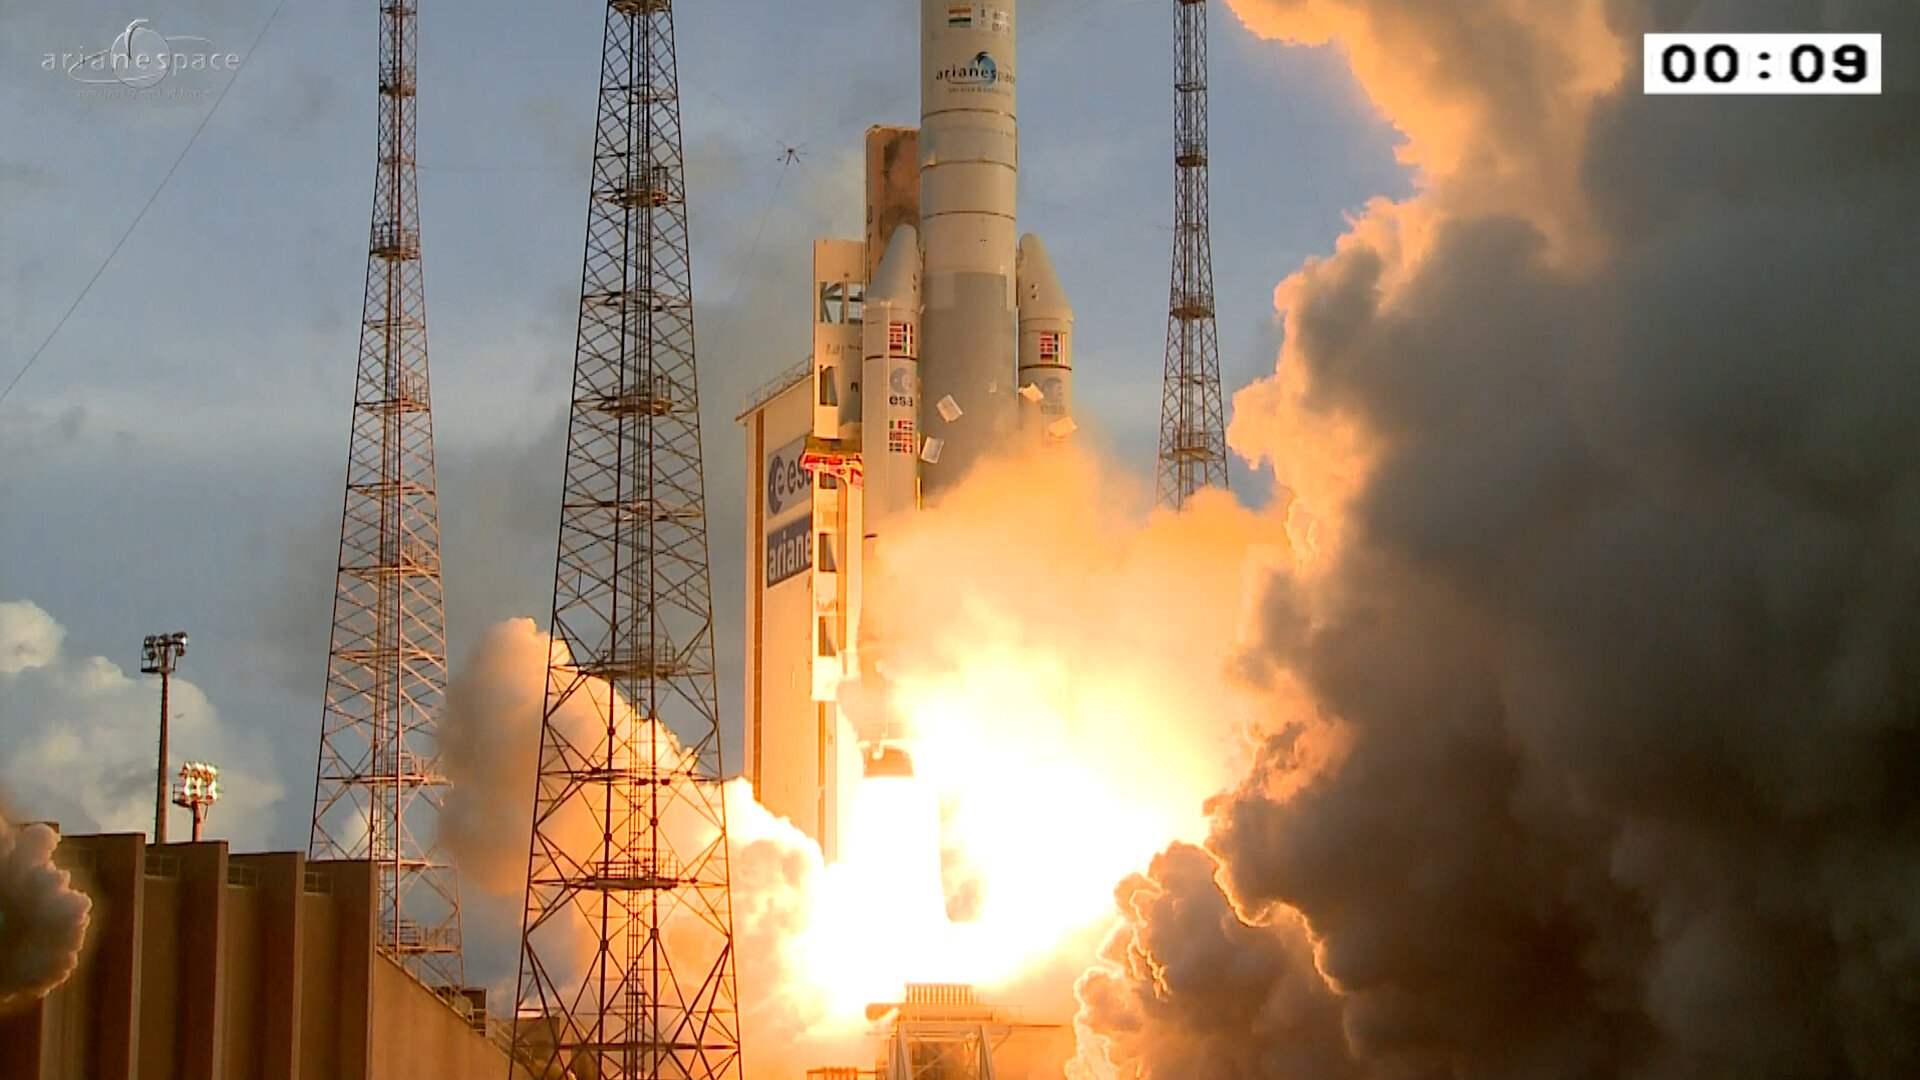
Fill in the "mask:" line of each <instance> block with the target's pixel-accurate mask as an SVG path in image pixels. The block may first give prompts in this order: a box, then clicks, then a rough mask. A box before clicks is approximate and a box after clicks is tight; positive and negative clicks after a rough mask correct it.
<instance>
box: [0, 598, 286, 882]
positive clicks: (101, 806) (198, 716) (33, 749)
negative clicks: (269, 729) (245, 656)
mask: <svg viewBox="0 0 1920 1080" xmlns="http://www.w3.org/2000/svg"><path fill="white" fill-rule="evenodd" d="M65 636H66V631H65V630H64V628H62V627H61V626H60V624H59V622H58V621H56V620H55V619H54V618H53V616H51V615H49V614H48V613H47V612H46V611H44V610H43V609H41V608H40V607H39V606H38V605H36V604H34V603H33V602H32V601H27V600H9V601H5V602H0V713H4V715H5V717H6V722H5V723H4V724H0V781H4V782H5V783H6V785H7V787H8V790H9V791H10V793H11V796H12V798H13V801H14V804H15V805H16V806H17V807H18V808H20V809H21V810H22V811H24V812H25V813H27V814H30V815H31V816H33V817H35V818H44V819H52V820H57V821H59V822H60V823H61V824H62V826H63V827H64V828H65V829H66V831H68V832H79V831H82V830H100V831H108V832H144V831H146V830H147V829H149V828H150V827H151V826H152V824H153V783H154V760H153V755H154V749H155V741H156V739H157V737H158V733H157V732H156V731H155V729H154V724H155V720H156V715H155V712H156V709H157V707H158V702H157V695H158V690H157V687H156V686H155V684H153V683H152V682H150V681H148V680H144V679H136V678H134V677H132V676H129V675H128V674H127V673H126V672H124V671H122V670H121V668H120V667H119V665H117V664H115V663H113V662H112V661H111V660H108V659H107V658H106V657H104V656H88V657H77V656H73V655H71V654H69V653H67V652H66V651H65V649H64V647H63V643H64V639H65ZM171 681H172V687H171V692H170V703H169V706H170V708H171V709H172V711H173V721H172V723H171V725H170V726H169V736H170V738H169V743H170V745H169V747H168V749H169V751H170V755H169V756H170V757H171V758H172V764H174V765H177V764H178V763H179V762H181V761H186V760H193V759H198V760H205V761H210V762H212V763H214V764H216V765H218V766H220V780H221V784H220V789H221V801H220V804H219V805H218V806H217V807H216V808H215V809H214V811H213V814H212V817H211V818H210V819H209V820H210V829H211V832H212V835H214V836H228V837H231V838H232V839H233V841H234V843H235V844H236V845H237V846H243V847H244V846H248V845H258V844H260V843H261V842H262V841H263V840H264V838H265V837H267V836H268V835H270V834H271V828H270V822H269V821H268V813H267V811H268V810H269V808H270V807H272V806H273V805H274V804H275V803H277V802H278V801H279V800H280V798H281V795H282V794H283V790H284V789H283V788H282V786H281V784H280V782H279V779H278V777H277V776H275V775H274V773H273V770H272V766H271V758H270V755H269V750H268V747H267V745H266V743H265V741H264V740H263V739H262V738H261V737H260V735H259V734H258V733H257V732H251V731H241V730H236V729H235V728H234V727H232V726H231V725H228V724H225V723H223V722H222V721H221V720H220V717H219V715H218V713H217V712H216V711H215V709H214V707H213V705H212V703H211V702H209V701H208V700H207V697H206V695H205V694H204V693H202V692H201V690H200V688H199V687H198V686H196V685H195V684H194V683H193V682H192V681H191V680H189V679H188V678H186V677H185V676H184V675H175V676H174V677H173V679H172V680H171ZM169 812H170V813H171V812H172V811H169ZM176 838H178V837H177V836H176Z"/></svg>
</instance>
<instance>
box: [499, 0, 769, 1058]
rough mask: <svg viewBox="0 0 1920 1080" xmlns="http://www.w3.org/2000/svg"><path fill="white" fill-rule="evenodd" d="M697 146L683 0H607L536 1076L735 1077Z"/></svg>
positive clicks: (547, 832) (519, 1046)
mask: <svg viewBox="0 0 1920 1080" xmlns="http://www.w3.org/2000/svg"><path fill="white" fill-rule="evenodd" d="M682 166H683V161H682V157H681V139H680V99H679V87H678V73H677V70H676V65H675V59H674V38H673V8H672V4H671V3H670V0H611V2H610V3H609V4H608V5H607V18H606V33H605V38H604V46H603V50H602V54H601V77H600V99H599V115H598V125H597V137H596V143H595V150H594V164H593V187H592V192H591V198H590V200H589V203H588V209H587V246H586V259H585V268H584V271H583V273H582V280H581V286H580V323H579V337H578V341H577V345H576V351H575V354H574V357H575V358H574V374H573V411H572V423H571V426H570V427H569V429H568V433H567V472H566V490H565V493H564V496H563V501H562V505H561V511H560V541H559V554H558V558H557V559H556V563H555V567H554V584H553V624H552V625H553V636H554V638H555V650H554V651H555V655H554V658H553V663H552V666H551V667H550V669H549V671H548V680H547V692H546V705H545V712H544V721H543V723H542V725H541V736H540V779H539V784H538V789H537V792H536V794H535V798H534V815H533V835H532V842H531V851H530V854H529V859H528V864H529V865H528V881H527V907H526V919H525V923H524V924H523V930H522V942H521V951H520V980H519V991H518V995H517V997H518V1001H517V1009H516V1015H517V1017H518V1019H517V1021H516V1025H515V1032H516V1034H515V1055H516V1057H518V1058H519V1059H520V1060H521V1061H522V1062H524V1063H526V1064H527V1065H528V1066H529V1067H530V1068H531V1070H532V1072H533V1074H534V1075H536V1076H548V1075H562V1074H564V1075H574V1076H582V1077H585V1076H592V1077H596V1078H598V1080H615V1078H629V1077H646V1078H653V1077H673V1078H676V1080H679V1078H689V1077H690V1078H697V1080H707V1078H710V1077H724V1078H728V1080H737V1078H738V1077H739V1076H740V1041H739V1027H738V1004H737V999H736V989H735V984H734V961H733V910H732V900H731V897H730V895H729V891H728V866H727V832H726V829H727V822H726V810H725V807H724V804H723V803H722V801H721V795H720V785H719V778H720V777H721V776H722V775H723V774H722V772H721V764H720V737H719V727H720V723H719V720H720V717H719V706H718V704H717V698H716V691H715V685H714V660H713V608H712V601H711V597H710V593H709V582H708V572H707V529H706V508H705V492H704V483H703V480H702V477H701V461H700V410H699V397H698V393H697V385H696V379H695V370H694V348H693V295H692V274H691V272H690V270H689V266H688V250H687V204H686V188H685V173H684V170H683V168H682ZM563 648H564V650H565V651H564V652H562V649H563ZM609 688H611V690H612V693H609ZM565 1070H571V1071H570V1072H564V1071H565Z"/></svg>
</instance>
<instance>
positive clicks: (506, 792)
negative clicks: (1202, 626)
mask: <svg viewBox="0 0 1920 1080" xmlns="http://www.w3.org/2000/svg"><path fill="white" fill-rule="evenodd" d="M559 648H563V647H562V646H558V645H555V644H553V643H552V642H551V639H549V638H548V637H547V635H546V634H544V633H542V632H541V631H540V630H539V629H538V628H537V627H536V626H535V625H534V623H533V620H531V619H510V620H507V621H506V622H502V623H498V624H496V625H495V626H493V627H492V628H491V629H489V630H488V631H487V632H486V633H485V634H484V635H483V636H482V637H481V640H480V642H479V644H478V645H477V646H476V647H475V649H474V651H473V654H472V655H471V656H469V657H468V658H467V660H466V661H465V662H464V663H463V664H462V665H461V667H460V669H459V671H458V672H457V673H456V675H455V677H454V679H453V680H452V682H451V683H450V684H449V686H448V688H447V710H446V714H445V716H444V718H443V720H442V722H441V724H440V728H439V738H440V747H441V753H442V764H443V766H444V768H445V770H446V774H447V776H448V778H449V779H450V780H451V781H452V785H453V786H452V789H451V790H450V791H449V792H448V795H447V800H446V804H445V808H444V810H443V812H442V815H441V837H442V839H443V840H444V841H445V843H446V845H447V849H448V851H449V853H450V854H451V855H452V856H453V859H454V862H455V864H456V865H457V866H458V867H459V869H460V872H461V876H462V879H463V881H464V882H465V883H466V884H467V885H468V886H470V888H469V890H468V893H467V903H466V905H465V907H464V909H463V912H462V915H463V918H464V927H463V929H464V932H465V944H466V954H467V964H468V973H469V977H471V978H474V979H476V980H477V981H480V982H481V983H482V984H484V985H487V986H488V987H489V992H490V994H492V995H493V997H494V999H495V1000H496V1001H501V1002H508V1001H511V1000H512V998H513V994H514V992H515V986H514V981H515V978H516V974H517V969H518V963H519V948H520V926H521V916H522V912H523V908H524V903H525V886H526V880H527V841H528V837H529V831H530V829H531V827H532V820H533V793H534V780H535V775H536V770H537V766H538V760H539V752H540V725H541V710H542V709H543V707H544V705H545V701H544V698H545V692H546V680H547V670H548V657H549V650H550V649H559ZM576 700H577V701H580V703H581V704H583V705H584V704H585V702H584V699H583V698H576ZM594 715H595V714H594V711H593V709H592V708H581V709H571V710H568V709H563V710H562V713H561V714H560V715H559V716H558V718H557V721H556V722H558V723H559V724H561V725H562V727H563V728H566V729H568V730H576V731H578V732H579V733H580V734H585V730H584V727H590V726H591V725H592V723H593V720H594ZM583 725H584V726H583ZM723 798H724V799H725V800H726V811H727V826H728V840H729V862H730V870H731V876H732V884H733V898H732V902H733V926H734V940H735V958H736V959H735V970H736V978H737V981H738V984H739V993H740V1003H741V1009H740V1012H741V1015H740V1021H741V1029H742V1038H743V1040H744V1041H745V1042H746V1043H747V1044H748V1045H749V1046H751V1047H753V1048H754V1049H755V1050H756V1051H758V1053H757V1054H755V1057H756V1058H762V1059H763V1060H759V1061H755V1062H753V1066H754V1074H755V1075H766V1076H774V1075H781V1073H780V1071H779V1069H780V1068H781V1067H797V1068H798V1069H800V1070H801V1071H804V1069H805V1067H806V1066H807V1065H808V1064H818V1063H819V1062H820V1061H821V1060H829V1061H831V1060H838V1057H836V1056H835V1055H836V1054H838V1053H839V1050H840V1046H841V1043H842V1042H843V1041H844V1040H845V1039H846V1037H847V1036H848V1035H849V1034H851V1035H852V1036H853V1037H854V1041H855V1044H856V1045H857V1037H858V1034H859V1033H858V1031H857V1030H856V1031H854V1032H852V1033H848V1032H844V1031H838V1030H836V1031H831V1032H821V1031H816V1030H815V1028H816V1027H817V1026H818V1024H819V1022H820V1020H821V1007H820V1005H819V1003H818V1002H817V1001H815V1000H814V998H813V996H812V995H811V993H810V987H809V986H808V984H807V983H806V980H805V979H804V978H803V977H802V975H801V973H800V971H801V967H802V966H803V964H804V958H803V956H802V954H801V948H800V939H801V936H802V933H803V932H804V930H805V928H806V927H807V926H808V925H809V924H810V923H811V921H812V912H813V901H814V893H815V889H816V886H817V879H818V877H819V875H820V872H821V861H820V849H819V848H818V847H817V846H815V845H814V844H813V842H812V841H811V840H809V839H807V838H806V837H805V836H803V835H802V834H801V833H800V832H799V830H797V829H795V828H794V827H793V826H792V825H791V824H789V823H788V822H786V821H784V820H781V819H778V818H775V817H773V816H772V815H771V814H769V813H767V811H766V810H765V809H763V808H762V807H761V806H760V805H759V804H758V803H757V802H755V801H754V799H753V792H752V789H751V787H750V786H749V785H748V784H747V782H746V781H745V780H732V781H729V782H728V783H727V784H726V785H725V789H724V792H723ZM670 825H673V823H670ZM674 827H676V828H678V830H679V831H678V832H677V833H676V835H675V839H674V846H675V848H676V850H681V851H691V850H697V849H698V848H699V847H700V846H701V843H702V841H701V840H700V839H699V838H698V836H697V835H696V834H695V830H696V829H697V828H698V826H697V825H695V824H693V823H690V822H684V821H683V822H679V823H678V824H677V826H674ZM496 1011H499V1010H496ZM819 1055H824V1057H822V1056H819ZM775 1063H777V1064H775ZM763 1068H764V1069H765V1070H766V1071H764V1072H763V1071H762V1069H763Z"/></svg>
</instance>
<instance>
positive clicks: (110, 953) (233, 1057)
mask: <svg viewBox="0 0 1920 1080" xmlns="http://www.w3.org/2000/svg"><path fill="white" fill-rule="evenodd" d="M54 858H55V861H56V862H58V863H59V865H60V866H61V867H62V868H64V869H66V870H67V871H68V872H69V873H70V874H71V875H72V876H73V882H74V884H75V885H76V886H77V887H79V888H80V889H82V890H84V891H85V892H86V893H87V894H88V895H89V896H91V897H92V898H93V914H92V919H91V922H90V924H89V926H88V929H87V941H86V945H85V946H84V948H83V949H82V951H81V956H80V965H79V968H78V969H77V970H76V971H75V972H74V974H73V977H72V978H70V979H68V980H67V982H66V983H64V984H62V985H61V986H60V987H58V988H57V989H55V990H54V992H53V993H52V994H50V995H48V996H47V997H46V998H45V999H44V1000H42V1001H39V1002H37V1003H34V1004H33V1005H31V1006H29V1007H27V1008H25V1009H22V1010H18V1011H15V1012H12V1013H9V1014H8V1015H6V1016H0V1078H4V1080H108V1078H110V1080H388V1078H393V1080H400V1078H406V1080H441V1078H445V1080H470V1078H476V1077H477V1078H480V1080H493V1078H499V1080H505V1078H506V1077H507V1057H506V1054H505V1053H504V1052H503V1051H502V1050H500V1049H499V1048H498V1047H497V1046H495V1045H494V1044H493V1043H492V1042H490V1041H488V1040H487V1038H486V1037H485V1036H484V1035H482V1034H480V1033H478V1032H476V1031H474V1030H473V1029H472V1027H470V1026H469V1024H468V1023H467V1021H466V1020H465V1018H463V1017H462V1016H461V1015H460V1014H459V1013H457V1012H456V1011H455V1010H454V1009H453V1008H451V1007H450V1006H449V1005H447V1003H446V1002H444V1001H442V1000H441V999H440V997H439V996H438V995H437V994H435V993H434V992H433V991H432V990H430V989H428V988H427V987H425V986H423V985H421V984H420V983H419V982H417V981H415V980H414V978H413V977H412V976H411V975H409V974H407V972H406V971H404V970H403V969H402V968H400V967H399V966H397V965H396V964H394V963H393V962H392V961H391V960H389V959H387V958H386V957H384V956H380V955H378V954H377V953H376V952H375V951H374V947H373V939H374V924H375V921H374V871H373V867H372V865H371V864H369V863H365V862H314V863H309V862H308V861H307V860H306V858H305V856H303V855H301V854H299V853H297V852H284V853H277V854H268V855H230V854H229V853H228V851H227V846H226V844H225V843H223V842H218V841H213V842H207V843H199V844H169V845H166V846H165V847H160V848H149V847H148V846H147V843H146V838H145V837H144V836H141V835H139V834H124V835H109V836H69V837H66V838H63V839H62V840H61V842H60V846H59V847H58V848H57V849H55V854H54Z"/></svg>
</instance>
